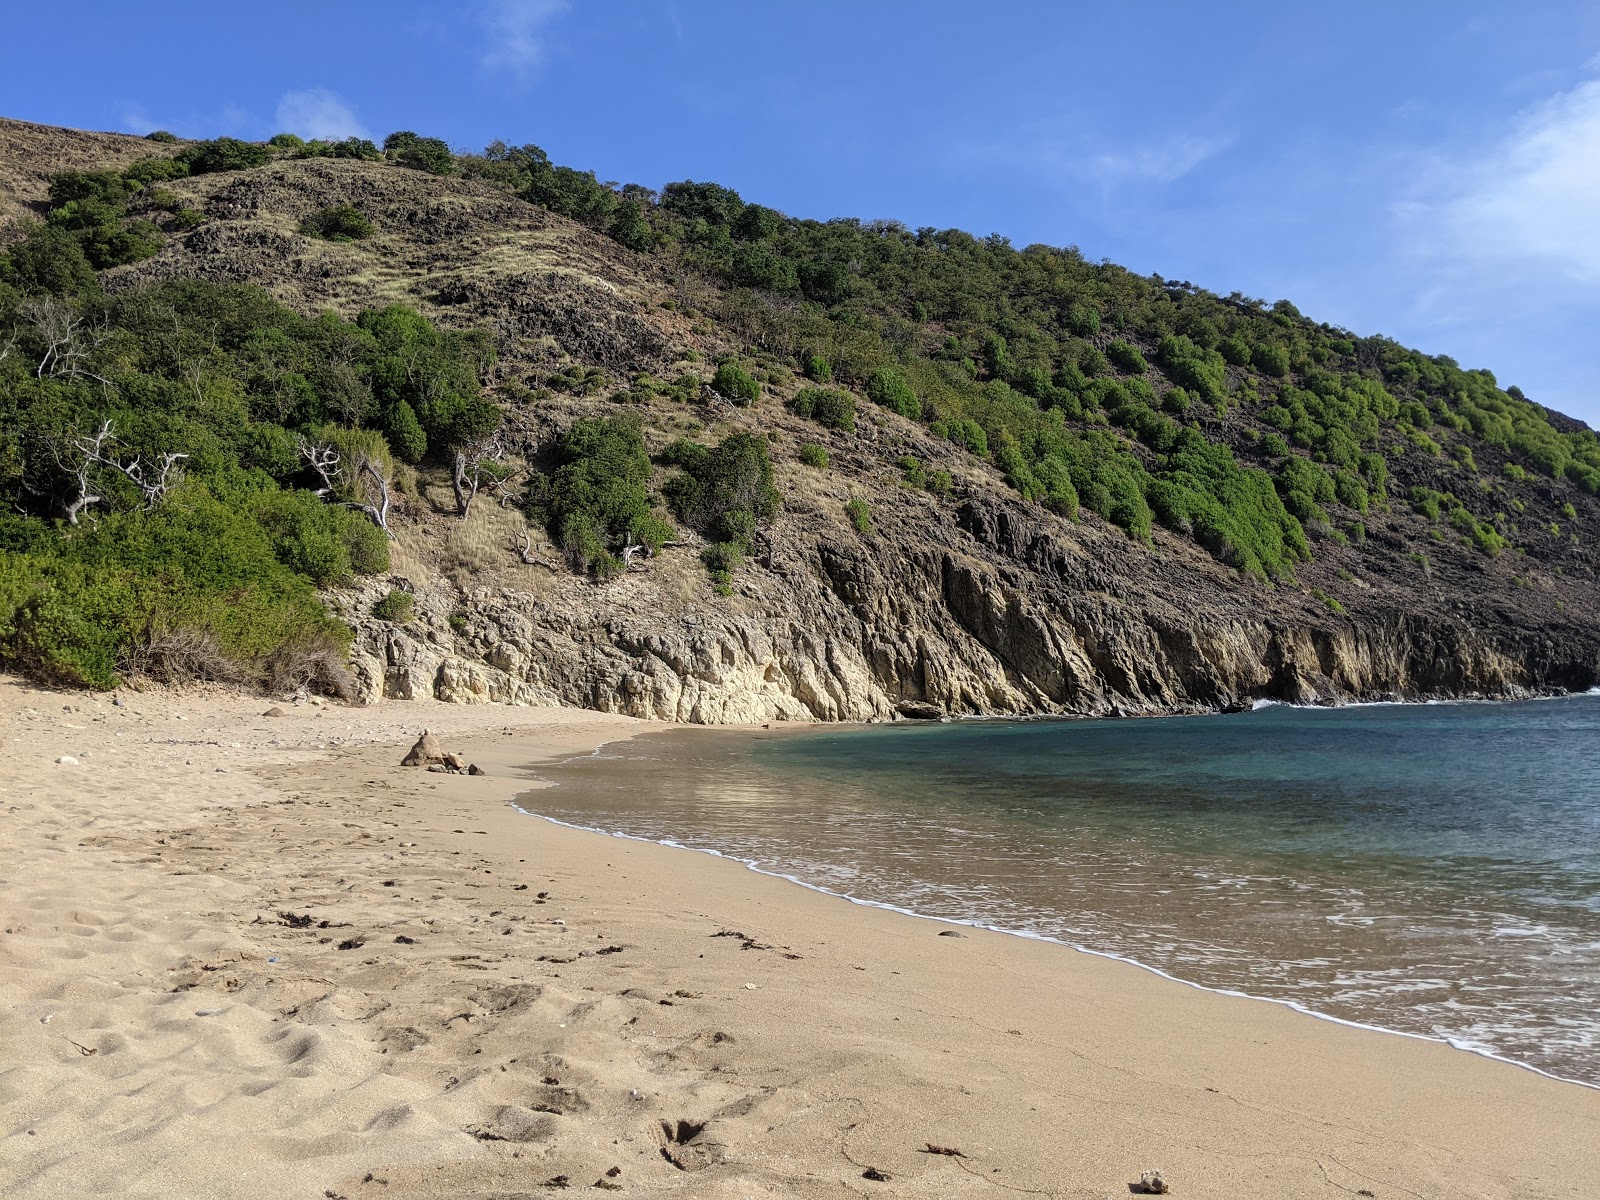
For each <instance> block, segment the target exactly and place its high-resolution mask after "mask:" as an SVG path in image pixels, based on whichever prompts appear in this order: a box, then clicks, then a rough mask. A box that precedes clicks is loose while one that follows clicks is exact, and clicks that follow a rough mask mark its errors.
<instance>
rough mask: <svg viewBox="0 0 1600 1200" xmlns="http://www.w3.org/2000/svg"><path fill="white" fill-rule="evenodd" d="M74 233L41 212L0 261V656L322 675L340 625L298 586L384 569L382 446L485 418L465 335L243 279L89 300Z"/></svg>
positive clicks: (137, 667)
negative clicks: (286, 296)
mask: <svg viewBox="0 0 1600 1200" xmlns="http://www.w3.org/2000/svg"><path fill="white" fill-rule="evenodd" d="M196 161H197V162H201V163H203V162H205V161H207V160H206V159H204V158H203V157H202V158H198V159H196ZM104 182H105V181H104V180H97V181H96V182H93V183H86V182H84V180H83V178H82V177H81V176H75V177H73V178H72V179H69V180H58V186H57V188H56V189H55V194H56V198H57V199H60V200H61V202H62V206H64V205H69V204H74V203H79V202H80V201H88V202H91V203H110V201H107V200H95V199H94V197H95V196H96V195H99V196H101V197H114V196H117V195H119V193H117V192H116V190H115V188H113V187H112V186H111V185H110V184H109V183H107V184H106V185H105V187H104V188H103V189H102V190H101V191H100V192H99V193H95V192H94V191H93V188H95V187H99V186H100V184H101V183H104ZM69 197H71V198H69ZM59 207H61V206H58V208H59ZM77 211H79V212H86V211H88V210H87V209H86V208H83V207H80V208H79V209H78V210H77ZM89 228H95V227H94V226H92V224H86V225H84V226H82V229H89ZM82 229H74V228H72V227H71V226H70V225H69V223H67V222H65V221H61V220H57V219H55V217H54V213H53V214H52V222H51V223H50V224H49V225H46V226H37V227H35V228H34V229H32V230H31V231H30V232H29V233H28V234H27V235H26V236H25V238H24V239H23V241H22V242H21V243H20V244H19V245H17V246H15V247H14V248H12V250H11V251H10V252H9V253H8V254H7V255H6V256H5V257H4V258H3V259H0V351H3V353H0V493H3V495H4V496H5V499H6V501H7V504H6V509H7V512H6V515H5V516H3V517H0V663H4V664H5V665H7V666H10V667H12V668H15V669H20V670H24V671H27V672H28V673H30V674H32V675H34V676H36V677H38V678H41V679H45V680H50V681H54V682H60V683H70V684H87V685H90V686H96V687H108V686H112V685H114V684H115V683H116V682H117V680H118V678H119V677H121V676H123V675H125V674H127V673H128V672H130V671H137V672H140V673H143V674H154V675H167V676H171V677H193V676H197V675H198V676H208V677H216V678H228V679H236V680H257V681H270V682H272V683H274V684H275V685H289V684H296V683H298V684H315V685H318V686H322V687H325V688H332V689H337V688H339V687H340V686H341V685H342V680H343V666H342V663H343V657H344V647H345V646H346V645H347V644H348V640H349V631H348V630H347V629H346V628H344V627H343V626H342V625H340V624H339V623H338V622H336V621H334V620H332V619H331V618H330V617H328V616H327V615H326V614H325V612H324V611H323V608H322V605H321V603H320V601H319V599H318V597H317V591H316V590H317V588H318V587H321V586H326V585H329V584H332V583H336V582H339V581H341V580H343V579H346V578H349V577H351V576H353V575H359V574H370V573H373V572H378V571H383V570H385V569H387V567H388V542H387V538H386V537H385V530H384V529H383V528H380V525H382V524H385V523H386V522H387V519H388V516H389V512H390V508H391V505H392V504H394V503H396V500H397V496H398V492H399V481H398V479H397V476H396V469H395V467H394V460H395V459H396V458H399V459H405V460H411V461H414V460H417V459H420V458H422V457H423V456H424V455H425V454H427V453H429V450H430V447H431V448H433V450H434V451H435V452H437V453H439V454H446V453H448V452H449V451H450V450H451V448H453V447H454V446H456V445H460V444H462V443H464V442H466V441H469V440H471V439H473V438H478V437H481V436H482V435H483V434H484V432H485V431H487V430H490V429H492V428H493V426H494V425H495V424H496V423H498V421H499V419H500V414H499V410H498V409H497V408H496V406H495V405H494V404H493V403H492V402H490V401H489V400H487V399H486V398H485V397H484V396H483V395H482V394H481V391H480V388H479V385H478V378H479V374H480V373H481V372H482V371H483V370H484V369H485V368H486V366H487V364H488V355H489V348H488V343H487V341H486V340H485V339H484V338H483V337H481V336H479V335H475V334H466V333H455V332H445V331H442V330H439V329H436V328H435V327H434V326H433V325H431V324H430V323H429V322H427V321H426V320H424V319H423V318H421V317H420V316H418V315H417V314H416V313H414V312H411V311H410V310H407V309H402V308H387V309H382V310H375V311H372V312H366V313H363V314H361V316H360V318H359V320H358V321H356V322H348V321H344V320H341V319H339V318H337V317H335V316H333V315H331V314H325V315H323V316H321V317H315V318H306V317H302V316H300V315H298V314H296V313H294V312H292V311H291V310H289V309H287V308H284V307H283V306H281V305H279V304H277V303H276V302H274V301H273V300H272V299H271V298H270V297H268V296H267V295H266V293H264V292H262V291H261V290H260V289H258V288H254V287H247V286H228V285H217V284H211V283H203V282H199V281H182V282H172V283H165V284H160V285H156V286H151V287H144V288H139V289H135V290H132V291H126V292H122V293H120V294H118V295H116V296H106V295H103V294H102V293H101V292H100V290H99V288H98V286H97V284H96V280H95V276H94V273H93V271H92V270H91V269H90V265H89V255H90V253H91V252H92V251H93V248H94V246H95V245H96V244H97V242H96V240H95V237H88V238H85V237H80V236H75V235H76V234H77V233H80V232H81V231H82ZM96 236H98V235H96ZM318 468H320V470H319V469H318Z"/></svg>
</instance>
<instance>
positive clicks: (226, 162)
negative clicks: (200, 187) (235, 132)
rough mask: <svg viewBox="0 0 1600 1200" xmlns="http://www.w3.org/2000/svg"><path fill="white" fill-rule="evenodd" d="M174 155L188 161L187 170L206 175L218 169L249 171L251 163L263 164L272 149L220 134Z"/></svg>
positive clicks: (180, 160)
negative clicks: (218, 136) (220, 135)
mask: <svg viewBox="0 0 1600 1200" xmlns="http://www.w3.org/2000/svg"><path fill="white" fill-rule="evenodd" d="M174 157H175V158H176V159H177V160H178V161H179V162H182V163H186V164H188V167H189V174H191V175H209V174H212V173H214V172H217V171H248V170H250V169H251V168H252V167H260V166H264V165H265V164H266V163H267V162H268V161H270V160H271V158H272V151H271V150H270V149H269V148H268V147H267V146H265V145H263V144H261V143H259V142H241V141H240V140H239V139H238V138H231V137H220V138H213V139H212V140H211V141H209V142H200V143H198V144H197V145H194V146H189V147H186V148H185V149H183V150H180V151H179V152H178V153H177V154H176V155H174Z"/></svg>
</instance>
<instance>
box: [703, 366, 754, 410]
mask: <svg viewBox="0 0 1600 1200" xmlns="http://www.w3.org/2000/svg"><path fill="white" fill-rule="evenodd" d="M711 387H712V390H713V391H715V392H716V393H717V394H718V395H720V396H723V397H725V398H726V399H728V400H730V401H732V402H733V403H734V404H738V405H741V406H742V405H747V404H753V403H755V401H756V400H757V398H759V397H760V395H761V385H760V384H759V383H757V382H756V381H755V380H754V379H752V378H751V377H750V372H748V371H746V370H745V369H744V367H743V366H742V365H741V364H740V363H739V362H738V360H737V359H732V358H730V359H728V360H727V361H725V362H723V363H721V364H720V365H718V367H717V372H716V374H715V375H713V376H712V377H711Z"/></svg>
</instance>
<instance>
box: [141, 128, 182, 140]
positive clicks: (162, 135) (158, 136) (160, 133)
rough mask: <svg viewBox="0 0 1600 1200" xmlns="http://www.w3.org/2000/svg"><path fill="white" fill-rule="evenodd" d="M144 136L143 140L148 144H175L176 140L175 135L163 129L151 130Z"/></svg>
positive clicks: (176, 136)
mask: <svg viewBox="0 0 1600 1200" xmlns="http://www.w3.org/2000/svg"><path fill="white" fill-rule="evenodd" d="M144 136H145V140H146V141H149V142H175V141H177V140H178V135H177V134H175V133H168V132H167V131H166V130H165V129H152V130H151V131H150V132H149V133H147V134H145V135H144Z"/></svg>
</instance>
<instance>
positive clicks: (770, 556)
mask: <svg viewBox="0 0 1600 1200" xmlns="http://www.w3.org/2000/svg"><path fill="white" fill-rule="evenodd" d="M756 536H757V537H759V538H760V539H761V542H762V546H761V565H762V566H763V567H765V568H766V569H767V570H769V571H773V570H776V569H777V562H778V539H777V537H776V536H775V535H774V534H773V532H772V529H771V527H770V526H769V527H768V528H765V529H758V530H756Z"/></svg>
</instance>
